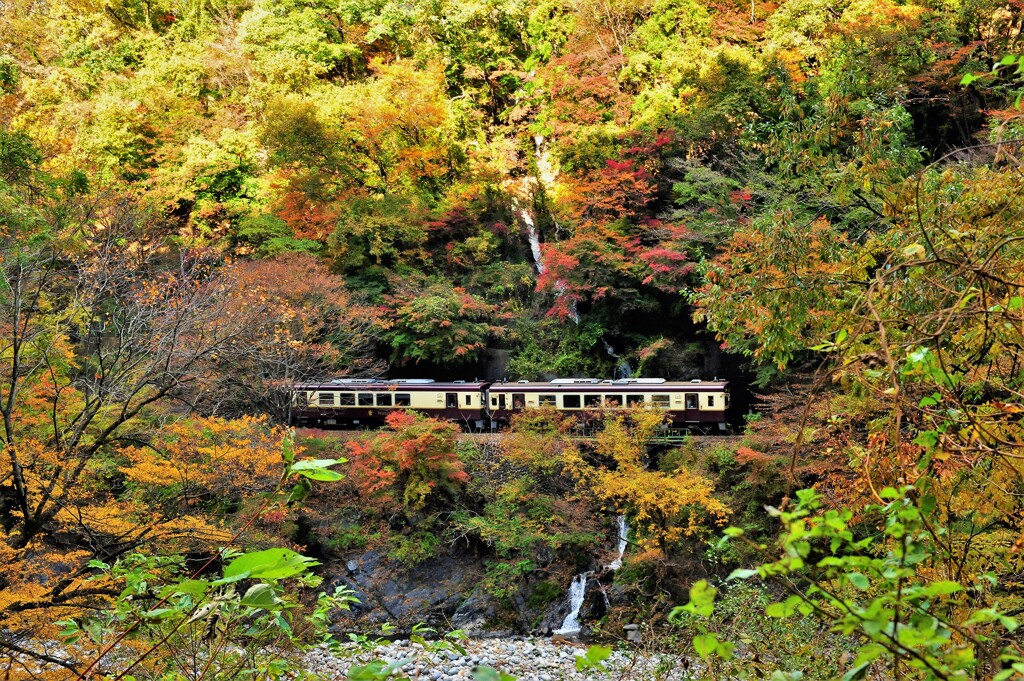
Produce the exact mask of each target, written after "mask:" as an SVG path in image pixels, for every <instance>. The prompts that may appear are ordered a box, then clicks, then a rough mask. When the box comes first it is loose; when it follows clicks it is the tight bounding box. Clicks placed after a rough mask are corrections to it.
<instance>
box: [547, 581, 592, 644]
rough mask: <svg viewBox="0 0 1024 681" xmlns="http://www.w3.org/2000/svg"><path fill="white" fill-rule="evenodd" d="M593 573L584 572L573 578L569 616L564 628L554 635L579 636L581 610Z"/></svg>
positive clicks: (563, 622)
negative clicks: (588, 581)
mask: <svg viewBox="0 0 1024 681" xmlns="http://www.w3.org/2000/svg"><path fill="white" fill-rule="evenodd" d="M592 574H593V573H592V572H584V573H582V574H579V575H576V576H575V577H573V578H572V584H570V585H569V614H568V615H566V616H565V619H564V620H563V621H562V626H561V627H559V628H558V629H555V631H554V633H556V634H560V635H562V636H564V635H566V634H578V633H579V632H580V629H581V628H582V627H581V626H580V620H579V616H580V608H582V607H583V597H584V596H585V595H586V593H587V580H588V579H590V575H592Z"/></svg>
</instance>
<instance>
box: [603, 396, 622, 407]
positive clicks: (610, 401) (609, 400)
mask: <svg viewBox="0 0 1024 681" xmlns="http://www.w3.org/2000/svg"><path fill="white" fill-rule="evenodd" d="M624 403H625V402H624V401H623V399H622V395H605V396H604V406H606V407H621V406H622V405H623V404H624Z"/></svg>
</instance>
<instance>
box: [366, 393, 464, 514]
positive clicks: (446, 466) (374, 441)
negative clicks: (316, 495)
mask: <svg viewBox="0 0 1024 681" xmlns="http://www.w3.org/2000/svg"><path fill="white" fill-rule="evenodd" d="M386 421H387V424H388V428H390V432H382V433H378V434H377V435H375V436H373V437H371V438H370V439H368V440H367V441H364V442H352V443H350V444H349V460H350V461H351V462H352V467H351V470H350V471H349V477H350V478H351V480H352V482H353V483H354V484H355V485H356V486H357V487H358V488H359V490H360V492H361V494H362V495H364V496H365V497H366V498H367V499H370V500H372V501H374V503H377V504H379V505H381V506H382V507H384V508H401V509H402V510H403V511H404V512H405V513H406V514H407V515H409V516H412V515H415V514H418V513H421V512H422V511H424V509H426V508H427V507H428V506H430V505H432V504H436V503H438V502H439V501H440V500H442V499H443V498H444V497H446V496H447V497H449V498H450V497H453V496H454V495H456V494H457V493H458V492H459V490H460V489H461V488H462V486H463V485H465V484H466V482H467V481H468V480H469V476H468V475H467V474H466V471H465V470H464V467H463V464H462V462H461V461H460V460H459V456H458V453H457V451H456V441H455V439H456V435H457V433H458V430H459V429H458V426H457V425H455V424H454V423H450V422H444V421H438V420H436V419H432V418H427V417H424V416H420V415H417V414H412V413H409V412H402V411H396V412H392V413H390V414H388V416H387V419H386Z"/></svg>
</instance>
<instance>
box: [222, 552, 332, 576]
mask: <svg viewBox="0 0 1024 681" xmlns="http://www.w3.org/2000/svg"><path fill="white" fill-rule="evenodd" d="M319 564H320V563H319V561H316V560H314V559H312V558H307V557H305V556H302V555H300V554H298V553H296V552H295V551H292V550H291V549H267V550H266V551H257V552H255V553H245V554H242V555H241V556H239V557H238V558H235V559H234V560H233V561H231V562H230V563H228V565H227V567H225V568H224V576H225V577H249V578H252V579H285V578H287V577H294V576H296V575H301V574H303V573H305V572H306V571H307V570H309V568H311V567H313V566H315V565H319Z"/></svg>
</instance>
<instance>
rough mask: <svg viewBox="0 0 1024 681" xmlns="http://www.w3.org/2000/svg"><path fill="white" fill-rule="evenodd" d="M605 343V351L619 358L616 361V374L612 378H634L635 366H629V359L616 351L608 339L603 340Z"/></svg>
mask: <svg viewBox="0 0 1024 681" xmlns="http://www.w3.org/2000/svg"><path fill="white" fill-rule="evenodd" d="M601 342H602V343H604V349H605V352H607V353H608V354H609V355H611V356H612V357H614V358H615V359H616V360H618V361H617V362H616V363H615V375H614V376H612V378H633V367H631V366H629V361H628V360H626V358H625V357H623V356H621V355H620V354H619V353H617V352H615V348H613V347H612V345H611V343H609V342H608V341H601Z"/></svg>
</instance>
